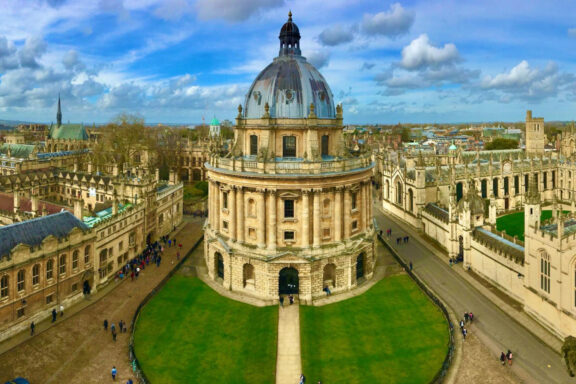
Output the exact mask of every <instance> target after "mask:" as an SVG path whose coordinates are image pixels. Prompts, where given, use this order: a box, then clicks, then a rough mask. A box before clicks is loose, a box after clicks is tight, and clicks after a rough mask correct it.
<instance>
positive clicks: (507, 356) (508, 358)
mask: <svg viewBox="0 0 576 384" xmlns="http://www.w3.org/2000/svg"><path fill="white" fill-rule="evenodd" d="M506 362H508V365H512V351H511V350H508V352H506V353H504V352H502V353H501V354H500V363H502V365H506Z"/></svg>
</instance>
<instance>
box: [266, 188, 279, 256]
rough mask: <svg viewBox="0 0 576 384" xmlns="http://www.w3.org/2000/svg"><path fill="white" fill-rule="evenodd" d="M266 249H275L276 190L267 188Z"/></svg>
mask: <svg viewBox="0 0 576 384" xmlns="http://www.w3.org/2000/svg"><path fill="white" fill-rule="evenodd" d="M268 209H269V212H268V249H270V250H275V249H276V226H277V223H276V190H275V189H271V190H268Z"/></svg>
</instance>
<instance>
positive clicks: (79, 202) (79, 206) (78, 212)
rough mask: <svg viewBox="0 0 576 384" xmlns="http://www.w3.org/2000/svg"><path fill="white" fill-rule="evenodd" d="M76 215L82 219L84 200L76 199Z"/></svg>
mask: <svg viewBox="0 0 576 384" xmlns="http://www.w3.org/2000/svg"><path fill="white" fill-rule="evenodd" d="M74 216H76V218H77V219H78V220H82V200H80V199H74Z"/></svg>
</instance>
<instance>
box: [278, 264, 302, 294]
mask: <svg viewBox="0 0 576 384" xmlns="http://www.w3.org/2000/svg"><path fill="white" fill-rule="evenodd" d="M278 284H279V285H278V292H279V293H280V294H281V295H290V294H298V292H299V289H298V270H297V269H296V268H292V267H289V268H288V267H287V268H283V269H282V270H281V271H280V276H279V279H278Z"/></svg>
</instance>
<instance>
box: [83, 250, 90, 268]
mask: <svg viewBox="0 0 576 384" xmlns="http://www.w3.org/2000/svg"><path fill="white" fill-rule="evenodd" d="M89 263H90V246H89V245H87V246H86V248H84V264H89Z"/></svg>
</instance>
